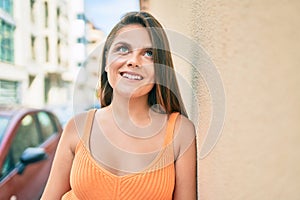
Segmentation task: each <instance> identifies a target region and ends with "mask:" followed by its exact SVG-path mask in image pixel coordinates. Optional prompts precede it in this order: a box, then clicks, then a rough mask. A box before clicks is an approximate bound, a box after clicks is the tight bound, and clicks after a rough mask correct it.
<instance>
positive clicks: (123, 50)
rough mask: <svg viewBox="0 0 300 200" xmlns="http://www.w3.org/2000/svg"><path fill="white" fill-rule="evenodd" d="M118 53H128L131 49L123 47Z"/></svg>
mask: <svg viewBox="0 0 300 200" xmlns="http://www.w3.org/2000/svg"><path fill="white" fill-rule="evenodd" d="M117 51H118V52H121V53H128V52H129V49H128V48H127V47H125V46H121V47H119V48H118V49H117Z"/></svg>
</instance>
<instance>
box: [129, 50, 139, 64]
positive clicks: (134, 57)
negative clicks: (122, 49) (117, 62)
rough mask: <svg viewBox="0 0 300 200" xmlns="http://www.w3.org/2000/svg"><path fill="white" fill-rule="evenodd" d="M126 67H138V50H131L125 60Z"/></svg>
mask: <svg viewBox="0 0 300 200" xmlns="http://www.w3.org/2000/svg"><path fill="white" fill-rule="evenodd" d="M127 66H128V67H140V66H141V60H140V57H139V53H138V51H133V52H132V53H131V55H130V56H129V57H128V60H127Z"/></svg>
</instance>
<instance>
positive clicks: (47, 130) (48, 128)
mask: <svg viewBox="0 0 300 200" xmlns="http://www.w3.org/2000/svg"><path fill="white" fill-rule="evenodd" d="M37 118H38V120H39V123H40V126H41V127H40V128H41V131H42V137H43V141H45V140H46V139H47V138H48V137H50V136H51V135H52V134H54V133H57V127H56V126H55V125H54V123H53V120H52V119H51V117H50V116H49V115H48V114H47V113H46V112H39V113H38V114H37Z"/></svg>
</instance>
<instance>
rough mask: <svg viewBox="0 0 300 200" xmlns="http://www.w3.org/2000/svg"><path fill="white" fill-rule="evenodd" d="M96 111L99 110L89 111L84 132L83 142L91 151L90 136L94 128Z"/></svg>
mask: <svg viewBox="0 0 300 200" xmlns="http://www.w3.org/2000/svg"><path fill="white" fill-rule="evenodd" d="M96 110H97V109H92V110H89V111H88V113H87V117H86V120H85V124H84V132H83V137H82V141H83V142H84V144H85V145H86V147H88V149H89V146H90V145H89V144H90V135H91V129H92V126H93V122H94V117H95V113H96Z"/></svg>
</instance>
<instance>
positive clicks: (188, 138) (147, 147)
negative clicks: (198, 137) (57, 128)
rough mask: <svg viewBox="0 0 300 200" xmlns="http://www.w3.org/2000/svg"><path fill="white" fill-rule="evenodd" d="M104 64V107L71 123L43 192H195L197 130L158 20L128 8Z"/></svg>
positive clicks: (190, 195) (49, 195) (71, 195)
mask: <svg viewBox="0 0 300 200" xmlns="http://www.w3.org/2000/svg"><path fill="white" fill-rule="evenodd" d="M101 70H102V71H101V88H100V90H99V98H100V101H101V109H98V110H90V111H88V112H87V113H82V114H79V115H77V116H75V117H74V118H73V119H71V120H70V121H69V122H68V124H67V125H66V127H65V130H64V132H63V134H62V137H61V140H60V143H59V146H58V149H57V153H56V156H55V159H54V162H53V166H52V169H51V173H50V177H49V180H48V183H47V186H46V188H45V191H44V194H43V196H42V199H51V200H52V199H53V200H57V199H93V200H94V199H122V200H123V199H124V200H139V199H142V200H146V199H154V200H159V199H161V200H166V199H176V200H181V199H182V200H193V199H196V142H195V129H194V126H193V124H192V123H191V121H190V120H188V118H187V114H186V111H185V108H184V106H183V103H182V99H181V96H180V92H179V89H178V85H177V81H176V77H175V72H174V68H173V62H172V58H171V53H170V49H169V44H168V40H167V37H166V34H165V31H164V30H163V28H162V26H161V25H160V23H159V22H158V21H157V20H156V19H155V18H154V17H153V16H152V15H150V14H149V13H146V12H132V13H128V14H126V15H125V16H124V17H123V18H122V19H121V21H120V22H119V23H118V24H117V25H116V26H115V27H114V28H113V30H112V31H111V33H110V34H109V35H108V37H107V40H106V43H105V46H104V50H103V55H102V68H101Z"/></svg>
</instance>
